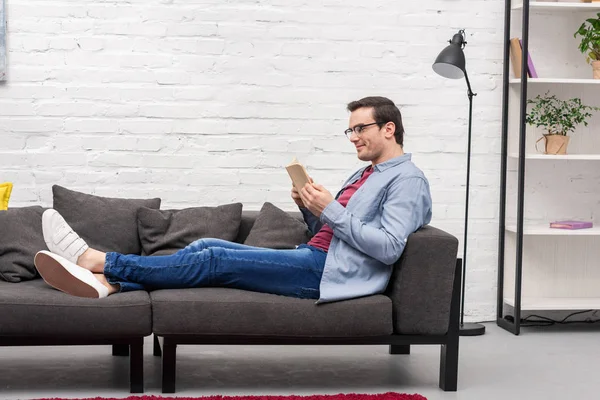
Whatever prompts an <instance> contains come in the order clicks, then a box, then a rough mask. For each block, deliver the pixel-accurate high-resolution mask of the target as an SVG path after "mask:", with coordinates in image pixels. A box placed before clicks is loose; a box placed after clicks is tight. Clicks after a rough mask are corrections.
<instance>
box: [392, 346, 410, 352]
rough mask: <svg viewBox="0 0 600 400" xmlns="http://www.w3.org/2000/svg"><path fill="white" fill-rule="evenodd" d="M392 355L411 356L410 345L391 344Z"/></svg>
mask: <svg viewBox="0 0 600 400" xmlns="http://www.w3.org/2000/svg"><path fill="white" fill-rule="evenodd" d="M390 354H410V344H390Z"/></svg>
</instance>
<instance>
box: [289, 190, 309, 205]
mask: <svg viewBox="0 0 600 400" xmlns="http://www.w3.org/2000/svg"><path fill="white" fill-rule="evenodd" d="M292 199H293V200H294V203H296V205H297V206H298V207H302V208H306V206H305V205H304V203H303V202H302V199H300V193H298V190H296V188H295V187H294V185H292Z"/></svg>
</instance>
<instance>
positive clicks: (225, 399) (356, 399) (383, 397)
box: [39, 392, 427, 400]
mask: <svg viewBox="0 0 600 400" xmlns="http://www.w3.org/2000/svg"><path fill="white" fill-rule="evenodd" d="M169 399H175V400H427V399H426V398H425V397H423V396H421V395H420V394H405V393H394V392H388V393H381V394H363V393H349V394H342V393H340V394H332V395H313V396H205V397H162V396H130V397H125V398H120V399H117V398H114V397H111V398H108V397H93V398H91V397H88V398H85V399H62V398H53V399H39V400H169Z"/></svg>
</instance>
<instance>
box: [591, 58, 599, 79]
mask: <svg viewBox="0 0 600 400" xmlns="http://www.w3.org/2000/svg"><path fill="white" fill-rule="evenodd" d="M592 72H593V73H594V79H600V61H592Z"/></svg>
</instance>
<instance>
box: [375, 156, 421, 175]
mask: <svg viewBox="0 0 600 400" xmlns="http://www.w3.org/2000/svg"><path fill="white" fill-rule="evenodd" d="M411 155H412V154H411V153H404V154H403V155H401V156H398V157H394V158H390V159H389V160H387V161H384V162H382V163H379V164H376V165H375V167H374V168H375V169H376V170H377V172H383V171H385V170H386V169H388V168H392V167H395V166H396V165H400V164H402V163H403V162H406V161H410V159H411Z"/></svg>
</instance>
